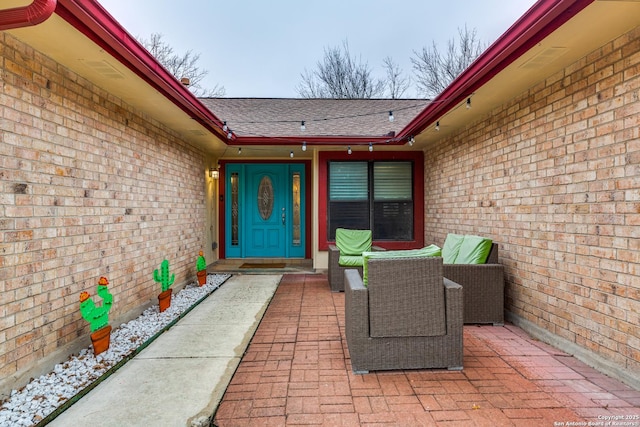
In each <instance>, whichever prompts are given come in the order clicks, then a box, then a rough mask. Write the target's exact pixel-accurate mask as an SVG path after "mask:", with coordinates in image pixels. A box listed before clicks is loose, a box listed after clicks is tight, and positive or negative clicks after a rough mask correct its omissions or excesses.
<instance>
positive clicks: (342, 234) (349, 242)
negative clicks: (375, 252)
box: [336, 228, 372, 255]
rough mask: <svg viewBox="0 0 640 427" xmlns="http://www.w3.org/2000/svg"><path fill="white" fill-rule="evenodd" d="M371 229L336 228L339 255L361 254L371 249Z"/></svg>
mask: <svg viewBox="0 0 640 427" xmlns="http://www.w3.org/2000/svg"><path fill="white" fill-rule="evenodd" d="M371 241H372V237H371V230H349V229H346V228H337V229H336V246H337V247H338V249H340V255H362V253H363V252H367V251H370V250H371Z"/></svg>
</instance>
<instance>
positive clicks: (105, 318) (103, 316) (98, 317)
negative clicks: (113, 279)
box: [80, 277, 113, 332]
mask: <svg viewBox="0 0 640 427" xmlns="http://www.w3.org/2000/svg"><path fill="white" fill-rule="evenodd" d="M108 285H109V280H107V278H106V277H101V278H100V280H99V281H98V287H97V288H96V293H97V294H98V296H99V297H100V298H102V306H100V307H96V305H95V303H94V302H93V300H92V299H91V298H89V293H88V292H81V293H80V314H82V317H83V318H84V320H86V321H87V322H89V324H90V325H91V332H95V331H97V330H98V329H100V328H103V327H105V326H107V325H108V324H109V311H110V310H111V305H112V304H113V295H111V293H109V288H108Z"/></svg>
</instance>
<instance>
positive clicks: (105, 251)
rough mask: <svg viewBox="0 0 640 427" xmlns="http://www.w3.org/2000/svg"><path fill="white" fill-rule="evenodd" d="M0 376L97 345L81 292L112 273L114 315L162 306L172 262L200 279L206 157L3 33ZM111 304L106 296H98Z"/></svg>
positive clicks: (182, 273) (179, 278)
mask: <svg viewBox="0 0 640 427" xmlns="http://www.w3.org/2000/svg"><path fill="white" fill-rule="evenodd" d="M0 61H1V62H0V73H1V79H2V80H1V81H0V84H1V85H2V88H3V90H2V93H1V94H0V99H1V100H2V102H1V104H0V121H1V126H0V128H1V129H2V133H1V134H0V201H1V202H2V203H1V205H0V301H1V304H0V378H6V377H7V376H11V375H14V374H16V373H18V374H19V373H20V372H22V371H24V370H28V369H29V368H30V367H32V366H33V365H34V364H35V363H36V362H39V361H41V359H43V358H45V359H46V358H47V357H48V356H50V355H51V354H53V353H54V352H56V351H58V350H59V349H61V348H63V347H65V346H67V345H69V344H72V343H74V342H77V341H78V340H79V338H82V339H84V340H86V337H87V335H88V332H89V326H88V323H87V322H85V321H84V320H83V319H82V318H81V316H80V312H79V302H78V296H79V294H80V292H81V291H85V290H86V291H88V292H89V293H90V294H91V295H94V294H95V287H96V284H97V281H98V278H99V277H100V276H107V277H108V279H109V281H110V288H111V292H112V293H113V295H114V299H115V303H114V307H113V309H112V311H111V313H110V318H111V319H112V321H114V320H117V319H119V318H120V319H122V316H124V315H125V314H126V313H129V312H132V311H135V310H136V309H140V308H141V307H142V306H145V305H148V304H149V303H150V302H153V303H157V299H156V296H157V294H158V293H159V292H160V290H159V285H158V284H157V283H155V282H154V281H153V278H152V274H153V270H154V269H155V268H158V266H159V265H160V263H161V261H162V260H163V259H164V258H167V259H168V260H169V262H170V264H171V269H172V271H173V272H175V274H176V282H175V283H176V286H179V285H181V284H184V283H185V282H187V281H189V280H193V279H194V276H195V258H196V256H197V253H198V251H199V250H200V249H202V245H203V238H204V236H202V232H203V230H204V221H205V194H204V183H203V178H204V169H205V166H204V155H203V153H202V152H200V151H199V150H197V149H194V148H193V147H191V146H189V145H187V144H185V143H184V142H183V141H181V140H180V138H179V137H178V136H177V135H175V134H173V133H171V132H169V131H168V130H167V129H166V128H164V127H163V126H162V125H160V124H159V123H157V122H154V121H153V120H150V119H149V118H146V117H142V116H140V115H139V113H137V112H136V111H135V110H134V109H133V108H132V107H130V106H128V105H127V104H125V103H124V102H122V101H121V100H119V99H116V98H114V97H113V96H111V95H110V94H109V93H107V92H105V91H103V90H101V89H100V88H98V87H95V86H93V85H92V84H90V83H89V82H88V81H86V80H84V79H83V78H82V77H80V76H78V75H76V74H74V73H73V72H71V71H69V70H68V69H65V68H63V67H61V66H60V65H59V64H57V63H55V62H53V61H52V60H51V59H49V58H47V57H46V56H44V55H42V54H41V53H39V52H34V51H33V50H32V49H31V48H29V47H28V46H26V45H24V44H22V43H21V42H19V41H18V40H16V39H15V38H13V37H11V36H9V35H7V34H4V33H0ZM98 301H99V300H98Z"/></svg>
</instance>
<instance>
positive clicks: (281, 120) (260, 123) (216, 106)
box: [200, 98, 429, 137]
mask: <svg viewBox="0 0 640 427" xmlns="http://www.w3.org/2000/svg"><path fill="white" fill-rule="evenodd" d="M200 101H202V103H203V104H204V105H205V106H207V107H208V108H209V109H210V110H211V111H212V112H213V113H214V114H215V115H216V116H217V117H219V118H220V119H221V120H223V121H225V122H226V123H227V125H228V126H229V128H230V129H232V130H233V132H234V133H235V134H236V135H237V136H239V137H248V136H253V137H260V136H264V137H305V136H307V137H308V136H331V137H340V136H364V137H382V136H388V135H394V134H397V133H398V132H399V131H400V130H401V129H403V128H404V127H405V126H406V125H407V124H408V123H409V122H410V121H411V120H412V119H413V118H415V117H416V116H417V115H418V114H419V113H420V112H421V111H422V110H423V109H424V108H425V107H426V106H427V105H428V104H429V100H426V99H326V98H323V99H306V98H201V99H200ZM390 111H392V112H393V117H394V120H393V122H391V121H389V112H390ZM302 121H304V122H305V127H306V129H305V130H304V131H302V130H301V129H300V124H301V122H302Z"/></svg>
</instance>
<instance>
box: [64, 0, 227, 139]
mask: <svg viewBox="0 0 640 427" xmlns="http://www.w3.org/2000/svg"><path fill="white" fill-rule="evenodd" d="M56 13H57V14H58V15H59V16H60V17H61V18H63V19H64V20H66V21H67V22H69V23H70V24H71V25H73V26H74V27H75V28H76V29H78V31H80V32H82V33H83V34H84V35H86V36H87V37H89V38H90V39H91V40H93V41H94V42H95V43H96V44H98V45H99V46H100V47H102V48H103V49H105V50H106V51H107V52H109V54H111V55H112V56H113V57H114V58H116V59H117V60H118V61H120V62H121V63H122V64H124V65H125V66H127V67H128V68H129V69H130V70H131V71H133V72H134V73H136V74H137V75H138V76H139V77H140V78H142V79H143V80H144V81H146V82H147V83H149V84H150V85H151V86H152V87H153V88H154V89H156V90H157V91H158V92H159V93H161V94H162V95H164V96H165V97H166V98H167V99H169V100H171V101H172V102H173V103H174V104H175V105H177V106H178V107H179V108H180V109H182V111H184V112H185V113H187V114H189V115H190V116H191V117H192V118H193V119H194V120H196V121H197V122H198V123H200V124H201V125H202V126H204V127H205V128H207V129H208V130H209V131H211V132H212V133H213V134H215V135H216V136H218V138H220V139H221V140H223V141H226V133H225V132H223V131H222V125H223V124H222V121H221V120H220V119H218V118H217V117H216V116H215V115H214V114H213V113H212V112H211V110H209V109H208V108H207V107H205V106H204V105H203V104H202V103H201V102H200V101H199V100H198V98H196V97H195V95H193V94H192V93H191V92H190V91H189V89H187V88H186V87H185V86H184V85H183V84H182V83H180V82H179V81H178V80H177V79H176V78H175V77H174V76H173V75H172V74H171V73H169V72H168V71H167V70H165V69H164V67H163V66H162V65H160V63H159V62H158V61H157V60H156V59H155V58H154V57H153V56H152V55H151V54H150V53H149V52H148V51H147V50H146V49H145V48H144V47H142V45H141V44H140V43H139V42H138V41H137V40H136V39H135V38H133V37H132V36H131V35H129V33H127V31H126V30H125V29H124V28H123V27H122V26H121V25H120V24H119V23H118V22H117V21H116V20H115V19H114V18H113V17H112V16H111V15H110V14H109V13H108V12H107V11H106V10H105V9H104V8H103V7H102V6H100V5H99V4H98V3H97V2H96V1H95V0H59V1H58V5H57V8H56Z"/></svg>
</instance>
